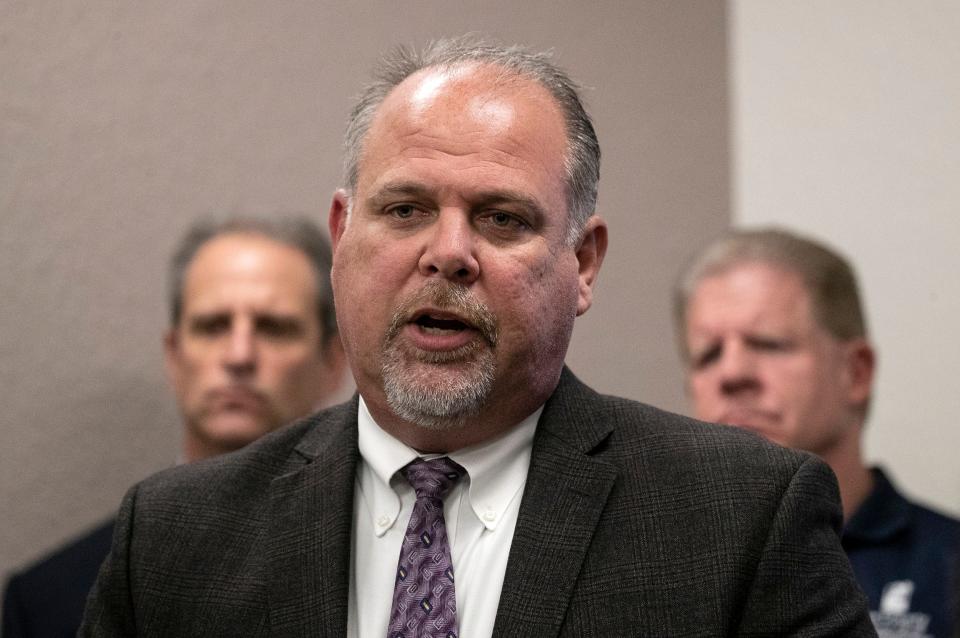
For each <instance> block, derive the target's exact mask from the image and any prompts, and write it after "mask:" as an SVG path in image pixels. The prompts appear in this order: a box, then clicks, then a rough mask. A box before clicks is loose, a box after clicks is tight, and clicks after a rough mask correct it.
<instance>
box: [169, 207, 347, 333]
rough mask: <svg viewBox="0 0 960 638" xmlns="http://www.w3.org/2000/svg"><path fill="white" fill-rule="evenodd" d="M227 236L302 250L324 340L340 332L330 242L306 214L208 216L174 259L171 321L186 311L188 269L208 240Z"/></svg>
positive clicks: (183, 241)
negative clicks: (251, 237) (255, 238)
mask: <svg viewBox="0 0 960 638" xmlns="http://www.w3.org/2000/svg"><path fill="white" fill-rule="evenodd" d="M223 235H256V236H261V237H265V238H267V239H270V240H272V241H275V242H277V243H280V244H284V245H285V246H290V247H291V248H295V249H297V250H299V251H300V252H301V253H303V254H304V256H305V257H306V258H307V261H308V262H310V267H311V269H312V270H313V274H314V280H315V281H316V299H317V318H318V319H319V321H320V329H321V336H322V343H323V344H324V345H326V344H327V342H328V340H329V339H330V338H331V337H333V336H335V335H336V334H337V316H336V313H335V312H334V307H333V290H332V288H331V287H330V264H331V254H330V243H329V242H328V241H327V238H326V237H325V236H324V235H323V232H322V231H321V230H320V228H319V227H318V226H317V225H316V224H315V223H313V222H312V221H310V220H309V219H307V218H305V217H277V218H267V217H247V216H244V217H231V218H228V219H223V220H214V219H204V220H201V221H198V222H197V223H195V224H194V225H193V226H191V227H190V228H189V229H188V230H187V232H186V234H185V235H184V236H183V238H182V239H181V240H180V243H179V244H178V245H177V248H176V250H175V251H174V253H173V258H172V259H171V260H170V275H169V280H168V286H169V287H168V291H167V292H168V295H169V301H170V321H171V325H173V326H176V325H177V324H178V323H179V322H180V317H181V315H182V313H183V292H184V291H183V287H184V283H185V282H186V276H187V269H188V268H189V267H190V264H191V263H192V262H193V259H194V257H196V255H197V252H198V251H199V250H200V248H202V247H203V246H204V244H206V243H207V242H209V241H211V240H212V239H215V238H217V237H220V236H223Z"/></svg>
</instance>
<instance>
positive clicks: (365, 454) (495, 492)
mask: <svg viewBox="0 0 960 638" xmlns="http://www.w3.org/2000/svg"><path fill="white" fill-rule="evenodd" d="M542 412H543V406H540V407H539V408H538V409H537V410H536V411H534V412H533V413H532V414H531V415H530V416H528V417H527V418H525V419H524V420H523V421H521V422H520V423H519V424H517V425H516V426H514V427H512V428H510V429H509V430H508V431H507V432H506V433H505V434H503V435H501V436H499V437H497V438H496V439H493V440H492V441H485V442H483V443H480V444H478V445H474V446H470V447H467V448H463V449H462V450H458V451H456V452H453V453H451V454H446V455H443V454H423V455H421V454H418V453H417V451H416V450H414V449H413V448H411V447H409V446H408V445H406V444H404V443H402V442H401V441H399V440H398V439H396V438H394V437H393V436H392V435H390V434H388V433H387V432H386V431H385V430H383V429H382V428H381V427H380V426H379V425H377V423H376V421H374V419H373V416H372V415H371V414H370V411H369V410H368V409H367V405H366V403H365V402H364V400H363V397H360V406H359V410H358V412H357V426H358V444H359V448H360V456H361V457H362V459H363V463H362V464H361V465H362V467H361V471H360V476H359V480H360V489H361V490H362V491H363V493H364V496H365V498H366V501H367V504H368V505H369V506H370V511H369V512H368V514H369V515H370V516H371V518H372V523H373V529H374V530H375V533H376V535H377V536H382V535H383V534H384V533H385V532H386V531H387V530H388V529H390V528H391V527H392V526H393V524H394V523H395V522H396V520H397V517H398V516H399V515H400V509H401V502H400V494H399V492H398V488H399V487H400V483H399V482H402V481H404V479H403V477H402V476H401V475H400V474H398V472H399V471H400V469H401V468H403V466H405V465H407V464H408V463H410V462H411V461H413V460H414V459H416V458H417V457H420V456H422V457H423V458H428V459H429V458H437V457H440V456H449V457H450V458H451V459H453V460H454V461H456V462H457V463H459V464H460V465H461V466H463V468H464V469H465V470H466V471H467V476H468V484H469V491H468V498H469V505H470V509H471V510H472V511H473V513H474V514H475V515H476V517H477V520H479V521H480V523H481V524H482V525H483V526H484V527H485V528H486V529H488V530H491V531H492V530H494V529H496V527H497V524H498V523H499V522H500V520H501V519H502V518H503V514H504V512H505V511H506V509H507V506H508V505H509V504H510V503H511V502H512V501H513V499H515V498H520V496H521V492H522V489H521V488H522V487H523V485H524V484H525V483H526V480H527V470H528V469H529V467H530V454H531V452H532V450H533V435H534V433H535V432H536V427H537V421H538V420H539V419H540V414H541V413H542ZM403 485H405V483H403Z"/></svg>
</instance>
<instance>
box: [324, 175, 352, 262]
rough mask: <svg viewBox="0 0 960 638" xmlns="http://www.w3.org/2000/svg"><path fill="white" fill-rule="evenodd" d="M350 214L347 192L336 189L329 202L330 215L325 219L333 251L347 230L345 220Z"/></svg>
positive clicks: (346, 220)
mask: <svg viewBox="0 0 960 638" xmlns="http://www.w3.org/2000/svg"><path fill="white" fill-rule="evenodd" d="M349 212H350V196H349V195H348V194H347V191H346V190H344V189H342V188H338V189H337V190H336V192H335V193H334V194H333V201H332V202H330V215H329V216H328V218H327V225H328V230H329V231H330V243H331V245H332V246H333V250H334V251H336V250H337V244H339V243H340V237H342V236H343V232H344V231H345V230H346V229H347V222H348V221H349V220H348V219H347V218H348V217H349Z"/></svg>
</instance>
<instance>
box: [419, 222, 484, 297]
mask: <svg viewBox="0 0 960 638" xmlns="http://www.w3.org/2000/svg"><path fill="white" fill-rule="evenodd" d="M474 240H475V238H474V229H473V226H472V225H471V223H470V217H469V214H467V213H465V212H463V211H459V210H451V209H443V210H441V211H440V213H439V215H438V218H437V221H436V222H435V223H434V224H433V225H432V227H431V234H430V235H429V236H428V238H427V245H426V246H425V247H424V250H423V254H422V255H421V256H420V262H419V267H420V272H421V274H423V275H424V276H425V277H435V276H438V275H439V276H441V277H444V278H446V279H450V280H452V281H456V282H458V283H462V284H469V283H472V282H473V281H475V280H476V279H477V277H478V276H479V275H480V264H479V263H478V262H477V257H476V254H475V253H474V250H475V245H474Z"/></svg>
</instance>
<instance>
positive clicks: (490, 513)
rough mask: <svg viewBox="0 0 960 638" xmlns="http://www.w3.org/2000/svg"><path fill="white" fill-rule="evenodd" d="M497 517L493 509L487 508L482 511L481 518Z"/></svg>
mask: <svg viewBox="0 0 960 638" xmlns="http://www.w3.org/2000/svg"><path fill="white" fill-rule="evenodd" d="M496 519H497V513H496V512H494V511H493V510H487V511H486V512H484V513H483V520H485V521H494V520H496Z"/></svg>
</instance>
